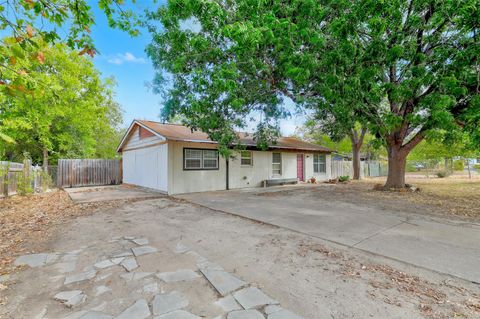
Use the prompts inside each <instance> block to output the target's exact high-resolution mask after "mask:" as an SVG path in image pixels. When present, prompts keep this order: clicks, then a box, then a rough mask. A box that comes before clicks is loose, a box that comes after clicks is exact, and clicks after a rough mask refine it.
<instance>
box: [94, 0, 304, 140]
mask: <svg viewBox="0 0 480 319" xmlns="http://www.w3.org/2000/svg"><path fill="white" fill-rule="evenodd" d="M147 3H150V2H147V1H143V0H140V1H138V2H137V4H134V5H133V6H134V7H135V8H136V10H138V11H139V12H142V11H143V9H144V8H145V6H146V5H149V4H147ZM156 5H159V4H156ZM92 8H93V9H94V13H95V20H96V25H95V26H94V27H93V28H92V37H93V39H94V41H95V46H96V47H97V49H98V51H99V52H100V54H98V55H97V56H95V58H94V64H95V66H96V67H97V68H98V69H99V70H100V71H101V72H102V74H103V76H104V77H110V76H113V77H114V78H115V80H116V82H117V87H116V90H115V91H116V100H117V102H119V103H120V105H121V106H122V108H123V110H124V111H125V113H124V122H125V123H124V124H125V126H127V125H128V124H129V123H130V122H131V121H132V120H133V119H134V118H138V119H149V120H159V114H160V109H161V107H162V105H161V97H160V96H159V95H155V94H153V92H152V91H151V90H150V89H149V88H148V83H149V82H150V81H151V80H152V79H153V77H154V74H155V71H154V69H153V66H152V64H151V62H150V60H149V58H148V57H147V55H146V54H145V47H146V46H147V45H148V44H149V43H150V40H151V38H150V35H149V34H148V32H147V31H142V34H141V35H140V36H138V37H134V38H132V37H130V36H129V35H128V34H127V33H125V32H122V31H120V30H115V29H112V28H110V27H108V24H107V20H106V18H105V16H104V15H103V13H102V12H101V11H100V10H99V9H98V8H97V5H96V4H95V2H93V1H92ZM292 108H293V106H292ZM303 118H304V117H303V116H294V117H292V118H290V119H288V120H283V121H282V122H281V131H282V134H283V135H290V134H293V132H294V131H295V127H296V126H297V125H301V124H302V123H303ZM252 127H253V125H252Z"/></svg>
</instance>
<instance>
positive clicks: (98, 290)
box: [95, 285, 112, 296]
mask: <svg viewBox="0 0 480 319" xmlns="http://www.w3.org/2000/svg"><path fill="white" fill-rule="evenodd" d="M111 290H112V289H111V288H109V287H107V286H104V285H101V286H98V287H96V288H95V296H100V295H102V294H104V293H106V292H108V291H111Z"/></svg>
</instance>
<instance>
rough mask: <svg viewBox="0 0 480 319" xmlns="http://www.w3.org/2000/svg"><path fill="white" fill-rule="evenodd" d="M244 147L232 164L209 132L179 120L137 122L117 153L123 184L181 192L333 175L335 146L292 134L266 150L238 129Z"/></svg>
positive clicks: (124, 138)
mask: <svg viewBox="0 0 480 319" xmlns="http://www.w3.org/2000/svg"><path fill="white" fill-rule="evenodd" d="M238 134H239V135H238V136H239V140H240V142H241V144H242V145H244V146H245V150H244V151H235V154H234V158H231V159H229V161H228V162H227V161H226V160H225V158H222V157H221V156H219V153H218V151H217V143H216V142H214V141H211V140H210V139H209V138H208V136H207V134H205V133H203V132H199V131H194V132H192V131H191V129H190V128H188V127H186V126H182V125H175V124H161V123H158V122H152V121H140V120H134V121H133V122H132V124H131V125H130V127H129V128H128V130H127V132H126V133H125V136H124V137H123V139H122V141H121V142H120V145H119V146H118V149H117V151H118V152H121V153H122V162H123V164H122V165H123V182H124V183H126V184H134V185H138V186H143V187H148V188H153V189H157V190H160V191H163V192H165V193H168V194H181V193H190V192H202V191H213V190H224V189H234V188H244V187H258V186H262V185H263V182H264V181H265V180H273V179H297V178H298V180H300V181H305V180H308V179H310V178H311V177H315V178H316V179H317V180H327V179H329V178H330V175H331V172H330V160H331V150H329V149H328V148H325V147H322V146H319V145H316V144H311V143H307V142H303V141H301V140H299V139H296V138H293V137H280V138H279V139H278V140H277V143H276V144H275V145H271V146H270V147H269V148H268V150H267V151H262V150H258V149H257V147H256V143H255V141H254V140H253V136H252V135H251V134H246V133H238Z"/></svg>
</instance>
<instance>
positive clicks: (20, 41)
mask: <svg viewBox="0 0 480 319" xmlns="http://www.w3.org/2000/svg"><path fill="white" fill-rule="evenodd" d="M131 2H132V3H135V0H132V1H131ZM90 4H91V2H90V1H86V0H75V1H73V0H42V1H33V0H16V1H9V0H7V1H3V2H0V32H1V33H2V35H6V34H8V35H9V36H8V37H6V38H3V39H2V40H1V46H0V91H2V90H3V93H4V94H12V95H16V94H18V93H20V92H23V93H25V91H26V87H25V84H23V83H21V82H27V81H29V80H31V81H34V79H30V78H29V74H30V72H31V71H33V69H34V67H35V66H36V65H37V64H43V63H44V62H45V59H46V54H47V53H48V52H45V51H44V50H42V46H43V43H48V44H54V43H64V44H66V45H67V46H68V47H70V48H71V49H74V50H79V52H78V53H79V54H80V55H84V54H88V55H90V56H94V55H95V54H96V53H97V50H96V48H95V45H94V43H93V40H92V37H91V34H90V28H91V27H92V26H93V25H94V24H95V21H94V18H93V12H92V8H91V7H90ZM97 5H98V7H99V8H100V10H101V11H103V13H104V14H105V16H106V18H107V20H108V24H109V26H110V27H112V28H118V29H120V30H123V31H126V32H128V33H129V34H130V35H132V36H135V35H137V34H138V33H139V29H138V26H139V25H140V21H139V19H138V17H137V16H136V15H135V14H134V12H133V11H132V10H131V9H129V8H128V5H126V4H125V2H124V1H119V0H98V1H97ZM59 29H60V30H61V31H59ZM25 59H29V60H30V61H31V62H35V63H29V64H28V65H27V64H26V65H23V67H22V69H20V70H19V71H18V72H17V74H16V75H17V77H16V78H14V79H13V81H6V79H5V78H3V74H2V73H3V72H4V71H5V72H7V71H8V70H11V68H16V67H17V65H18V63H19V60H25ZM27 66H29V67H30V68H27ZM10 77H11V75H10ZM17 82H19V83H17ZM0 137H1V136H0ZM4 139H5V138H4Z"/></svg>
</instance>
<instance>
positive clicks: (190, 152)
mask: <svg viewBox="0 0 480 319" xmlns="http://www.w3.org/2000/svg"><path fill="white" fill-rule="evenodd" d="M183 169H184V170H201V169H204V170H209V169H218V151H217V150H202V149H195V148H185V149H183Z"/></svg>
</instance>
